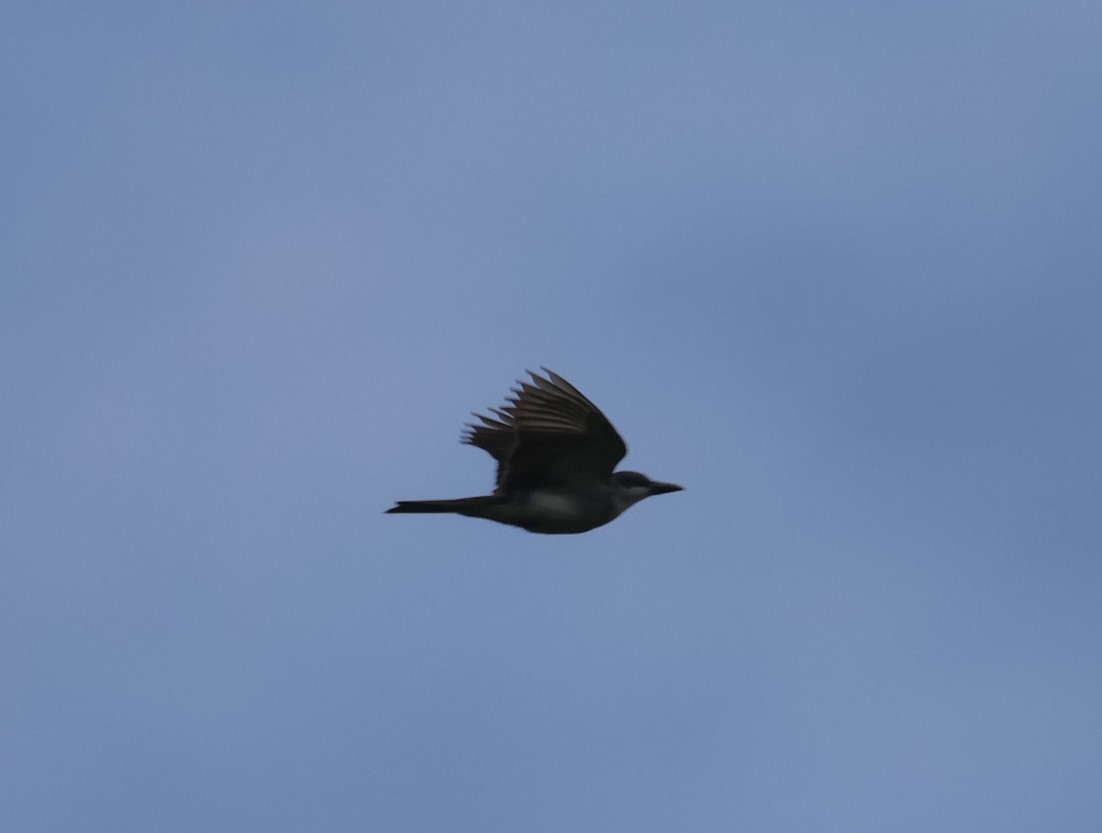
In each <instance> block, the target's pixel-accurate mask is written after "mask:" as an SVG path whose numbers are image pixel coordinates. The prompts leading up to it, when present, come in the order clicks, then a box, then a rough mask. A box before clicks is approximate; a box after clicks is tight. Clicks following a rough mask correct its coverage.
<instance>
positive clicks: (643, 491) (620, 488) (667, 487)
mask: <svg viewBox="0 0 1102 833" xmlns="http://www.w3.org/2000/svg"><path fill="white" fill-rule="evenodd" d="M611 483H612V488H613V489H614V490H615V492H616V496H617V498H618V499H619V500H622V501H623V502H624V508H625V509H626V508H627V507H628V506H631V505H632V504H633V503H638V502H639V501H641V500H642V499H643V498H645V497H650V496H651V495H664V494H668V493H669V492H680V491H681V490H682V489H683V488H684V487H683V486H677V485H675V484H673V483H661V482H659V481H657V480H651V479H650V478H649V477H647V476H646V475H645V474H640V473H639V472H637V471H617V472H613V474H612V477H611Z"/></svg>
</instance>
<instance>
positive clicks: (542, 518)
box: [387, 367, 682, 534]
mask: <svg viewBox="0 0 1102 833" xmlns="http://www.w3.org/2000/svg"><path fill="white" fill-rule="evenodd" d="M542 370H543V372H544V373H546V374H547V377H546V378H544V377H543V376H539V375H538V374H535V373H533V372H532V371H530V370H529V371H528V375H529V376H531V377H532V381H531V382H524V381H518V383H517V384H518V387H515V388H513V389H512V391H511V393H512V394H513V395H512V396H510V397H509V398H508V399H507V400H506V404H505V405H504V406H502V407H501V408H491V409H490V412H491V413H492V414H493V416H483V415H482V414H474V416H475V417H476V418H477V419H478V420H479V423H478V424H470V423H469V424H468V425H467V430H466V432H465V433H464V434H463V437H462V442H464V443H466V444H467V445H473V446H476V447H477V448H481V449H482V450H483V451H486V452H489V454H490V456H492V457H493V458H494V459H495V460H496V461H497V486H496V488H495V489H494V493H493V494H492V495H484V496H480V497H464V498H457V499H455V500H402V501H399V502H398V504H397V505H396V506H394V507H392V508H390V509H388V510H387V513H388V514H390V513H396V514H398V513H429V512H437V513H439V512H450V513H455V514H459V515H466V516H467V517H469V518H486V519H488V520H491V521H497V522H498V523H503V524H510V525H512V526H519V527H522V528H523V529H526V530H528V531H529V532H542V533H546V534H568V533H577V532H588V531H589V530H591V529H596V528H597V527H599V526H603V525H604V524H607V523H608V522H609V521H611V520H614V519H616V518H617V517H619V516H620V514H621V513H623V511H624V510H625V509H627V508H628V507H629V506H632V505H634V504H636V503H638V502H639V501H641V500H642V499H643V498H646V497H650V496H651V495H664V494H667V493H668V492H679V491H681V489H682V487H681V486H675V485H674V484H673V483H659V482H657V481H655V480H651V479H650V478H648V477H647V476H646V475H644V474H639V473H638V472H634V471H613V469H614V468H616V464H617V463H619V462H620V460H622V459H623V457H624V455H625V454H627V451H628V448H627V446H626V445H625V444H624V441H623V440H622V439H621V438H620V435H619V434H618V433H616V429H615V428H613V427H612V423H611V422H609V421H608V419H607V418H606V417H605V415H604V414H602V413H601V412H600V410H598V408H597V406H596V405H594V404H593V403H592V402H590V401H589V400H588V399H586V398H585V396H583V395H582V393H581V391H579V390H578V389H577V388H576V387H574V386H573V385H572V384H570V383H569V382H568V381H566V380H565V379H564V378H562V377H561V376H559V375H557V374H555V373H552V372H551V371H550V370H548V369H547V368H546V367H544V368H542Z"/></svg>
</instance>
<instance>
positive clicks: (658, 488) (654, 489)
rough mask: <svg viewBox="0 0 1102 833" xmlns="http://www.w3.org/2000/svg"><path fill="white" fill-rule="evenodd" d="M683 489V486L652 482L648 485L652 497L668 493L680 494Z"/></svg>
mask: <svg viewBox="0 0 1102 833" xmlns="http://www.w3.org/2000/svg"><path fill="white" fill-rule="evenodd" d="M684 488H685V487H684V486H678V485H677V484H676V483H658V482H656V481H653V480H652V481H651V484H650V493H651V494H652V495H665V494H669V493H670V492H680V491H681V490H682V489H684Z"/></svg>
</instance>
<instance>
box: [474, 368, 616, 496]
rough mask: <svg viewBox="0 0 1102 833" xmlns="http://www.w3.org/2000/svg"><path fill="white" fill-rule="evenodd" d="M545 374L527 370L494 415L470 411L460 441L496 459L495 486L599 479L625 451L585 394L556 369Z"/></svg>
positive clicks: (505, 488)
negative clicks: (526, 379) (472, 414)
mask: <svg viewBox="0 0 1102 833" xmlns="http://www.w3.org/2000/svg"><path fill="white" fill-rule="evenodd" d="M543 371H544V373H546V374H547V378H546V379H545V378H543V377H542V376H538V375H537V374H535V373H532V372H531V371H528V373H529V375H530V376H531V377H532V381H531V382H520V383H519V385H520V386H519V387H518V388H514V389H513V394H514V395H513V396H511V397H510V398H509V399H508V403H507V404H506V405H505V406H504V407H503V408H501V409H495V410H494V411H493V414H494V417H486V416H482V415H479V414H476V415H475V416H477V417H478V419H479V420H480V421H481V423H482V424H481V425H470V426H468V433H467V435H466V436H465V437H464V439H463V441H464V442H466V443H469V444H470V445H474V446H477V447H478V448H481V449H483V450H485V451H488V452H489V453H490V454H491V455H493V457H494V459H495V460H497V461H498V472H497V490H498V491H499V492H500V491H512V490H514V489H524V488H533V487H536V486H571V485H590V484H594V483H600V482H604V481H606V480H607V479H608V477H609V475H610V474H612V470H613V469H614V468H615V467H616V464H617V463H618V462H620V460H621V459H623V457H624V455H625V454H627V446H626V445H625V444H624V441H623V440H622V439H621V438H620V435H619V434H618V433H616V429H615V428H613V427H612V423H610V422H609V421H608V419H606V418H605V415H604V414H602V413H601V411H600V410H599V409H598V408H597V406H596V405H594V404H593V403H592V402H590V401H589V400H588V399H586V398H585V396H584V395H583V394H582V393H581V391H579V390H578V389H577V388H575V387H574V386H573V385H571V384H570V383H569V382H568V381H566V380H565V379H563V378H562V377H561V376H559V375H558V374H556V373H552V372H551V371H550V370H548V369H547V368H546V367H545V368H543Z"/></svg>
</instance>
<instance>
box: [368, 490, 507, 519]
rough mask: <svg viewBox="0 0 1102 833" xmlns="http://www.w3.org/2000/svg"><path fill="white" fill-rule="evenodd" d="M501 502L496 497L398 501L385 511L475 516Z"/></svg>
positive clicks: (387, 512) (392, 512) (391, 513)
mask: <svg viewBox="0 0 1102 833" xmlns="http://www.w3.org/2000/svg"><path fill="white" fill-rule="evenodd" d="M501 502H502V498H500V497H498V496H497V495H486V496H485V497H461V498H456V499H454V500H400V501H398V504H397V505H396V506H392V507H391V508H390V509H387V510H386V514H388V515H398V514H403V513H420V514H424V513H428V512H456V513H458V514H460V515H466V514H469V513H473V514H475V515H476V516H477V515H478V514H480V513H481V510H484V509H487V508H489V507H491V506H497V505H498V504H499V503H501Z"/></svg>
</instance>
